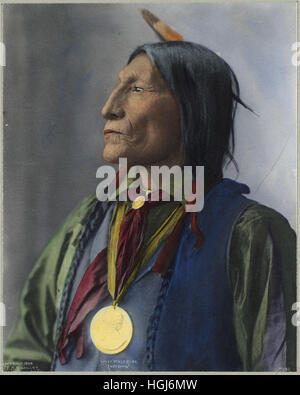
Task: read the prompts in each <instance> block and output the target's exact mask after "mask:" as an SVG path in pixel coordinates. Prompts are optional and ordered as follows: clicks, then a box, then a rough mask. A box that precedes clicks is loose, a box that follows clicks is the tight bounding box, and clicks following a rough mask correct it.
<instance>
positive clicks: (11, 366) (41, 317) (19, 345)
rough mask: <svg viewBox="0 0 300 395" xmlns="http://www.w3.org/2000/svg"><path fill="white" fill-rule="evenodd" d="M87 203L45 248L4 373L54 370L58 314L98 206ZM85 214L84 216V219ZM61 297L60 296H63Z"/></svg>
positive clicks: (31, 277)
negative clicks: (86, 224) (76, 256)
mask: <svg viewBox="0 0 300 395" xmlns="http://www.w3.org/2000/svg"><path fill="white" fill-rule="evenodd" d="M94 201H95V199H94V198H93V197H92V198H87V199H85V200H84V201H83V202H82V203H81V204H80V205H79V206H78V207H77V208H76V209H75V210H74V211H73V212H72V213H71V214H70V215H69V217H68V218H67V219H66V221H65V222H64V223H63V224H62V226H61V227H60V228H59V230H58V231H57V232H56V233H55V234H54V235H53V237H52V238H51V240H50V241H49V242H48V244H47V245H46V247H45V248H44V250H43V252H42V254H41V256H40V258H39V259H38V261H37V262H36V264H35V266H34V267H33V270H32V272H31V274H30V275H29V277H28V279H27V281H26V283H25V286H24V289H23V291H22V293H21V296H20V302H19V309H18V314H17V318H16V321H15V325H14V327H13V329H12V331H11V333H10V335H9V337H8V340H7V342H6V345H5V348H4V354H3V370H4V371H47V370H50V367H51V362H52V358H53V354H54V351H55V344H56V323H57V313H58V309H59V305H60V296H61V295H62V291H63V284H64V281H65V278H66V275H67V273H68V268H69V264H67V263H68V262H71V261H72V257H73V255H74V252H75V249H76V246H77V243H78V238H79V235H80V230H82V228H83V224H82V223H81V221H82V222H84V221H85V219H84V218H85V217H86V216H87V214H88V213H89V212H90V210H91V207H93V206H94ZM83 213H84V215H83ZM59 295H60V296H59Z"/></svg>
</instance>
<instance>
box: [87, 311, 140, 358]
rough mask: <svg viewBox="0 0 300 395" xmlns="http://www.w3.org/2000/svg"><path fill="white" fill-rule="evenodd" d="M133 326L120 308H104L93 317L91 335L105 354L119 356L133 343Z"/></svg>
mask: <svg viewBox="0 0 300 395" xmlns="http://www.w3.org/2000/svg"><path fill="white" fill-rule="evenodd" d="M132 333H133V326H132V322H131V319H130V317H129V315H128V313H127V312H126V311H125V310H123V309H122V308H120V307H118V306H108V307H103V308H102V309H101V310H99V311H98V312H97V313H96V314H95V316H94V317H93V319H92V321H91V325H90V335H91V339H92V341H93V343H94V345H95V347H96V348H97V349H98V350H99V351H101V352H103V353H104V354H118V353H120V352H121V351H123V350H124V349H125V348H126V347H127V346H128V344H129V343H130V341H131V338H132Z"/></svg>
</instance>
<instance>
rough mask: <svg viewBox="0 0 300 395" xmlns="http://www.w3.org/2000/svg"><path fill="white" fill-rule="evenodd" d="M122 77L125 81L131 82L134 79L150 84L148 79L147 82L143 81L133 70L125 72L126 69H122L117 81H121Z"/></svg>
mask: <svg viewBox="0 0 300 395" xmlns="http://www.w3.org/2000/svg"><path fill="white" fill-rule="evenodd" d="M122 77H123V80H124V82H127V83H131V82H134V81H141V82H144V83H145V84H147V85H150V81H148V82H147V81H145V80H144V79H142V78H141V77H140V76H139V75H138V73H136V72H134V71H130V72H126V71H123V70H122V71H120V73H119V81H121V79H122Z"/></svg>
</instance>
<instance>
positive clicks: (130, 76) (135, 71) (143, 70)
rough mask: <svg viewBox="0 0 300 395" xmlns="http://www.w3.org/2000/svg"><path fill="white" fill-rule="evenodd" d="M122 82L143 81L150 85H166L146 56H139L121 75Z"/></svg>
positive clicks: (124, 68) (123, 69)
mask: <svg viewBox="0 0 300 395" xmlns="http://www.w3.org/2000/svg"><path fill="white" fill-rule="evenodd" d="M119 78H120V79H121V80H139V79H140V80H143V81H147V82H150V83H159V84H164V80H163V78H162V76H161V74H160V72H159V71H158V69H157V68H156V66H155V65H154V64H153V63H152V61H151V60H150V59H149V58H148V56H147V55H146V54H140V55H137V56H136V57H135V58H134V59H133V60H132V61H131V62H130V63H129V64H128V65H126V66H125V67H123V68H122V70H121V71H120V73H119Z"/></svg>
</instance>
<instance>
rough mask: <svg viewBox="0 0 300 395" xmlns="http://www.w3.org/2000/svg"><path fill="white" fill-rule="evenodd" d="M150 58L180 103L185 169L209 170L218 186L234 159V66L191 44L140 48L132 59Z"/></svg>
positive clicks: (237, 91)
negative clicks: (139, 56)
mask: <svg viewBox="0 0 300 395" xmlns="http://www.w3.org/2000/svg"><path fill="white" fill-rule="evenodd" d="M141 53H145V54H146V55H147V56H148V57H149V58H150V59H151V61H152V62H153V63H154V64H155V66H156V67H157V69H158V70H159V71H160V73H161V74H162V76H163V78H164V79H165V81H166V83H167V84H168V86H169V88H170V90H171V92H172V94H173V95H174V97H175V99H176V100H177V103H178V106H179V111H180V122H181V125H180V126H181V133H182V139H183V144H184V152H185V165H189V166H193V168H194V167H195V166H205V179H206V181H208V184H212V185H213V184H215V183H216V182H218V181H220V180H221V179H222V177H223V167H224V165H225V164H226V163H227V164H228V163H229V162H230V161H233V163H234V164H235V166H236V169H237V171H238V167H237V163H236V161H235V160H234V158H233V152H234V146H235V139H234V117H235V112H236V106H237V103H240V104H242V105H243V106H244V107H246V108H247V109H249V110H250V111H252V110H251V109H250V108H249V107H248V106H246V105H245V104H244V103H243V102H242V100H241V99H240V89H239V83H238V80H237V78H236V76H235V74H234V72H233V71H232V69H231V68H230V66H229V65H228V64H227V63H226V62H225V61H224V60H223V59H222V58H221V57H220V56H218V55H217V54H215V53H214V52H213V51H211V50H210V49H208V48H206V47H204V46H202V45H199V44H195V43H191V42H186V41H185V42H178V41H171V42H159V43H154V44H144V45H141V46H139V47H138V48H137V49H136V50H135V51H134V52H133V53H132V54H131V56H130V58H129V61H128V63H130V62H131V61H132V60H133V59H134V58H135V57H136V56H137V55H139V54H141Z"/></svg>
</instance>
